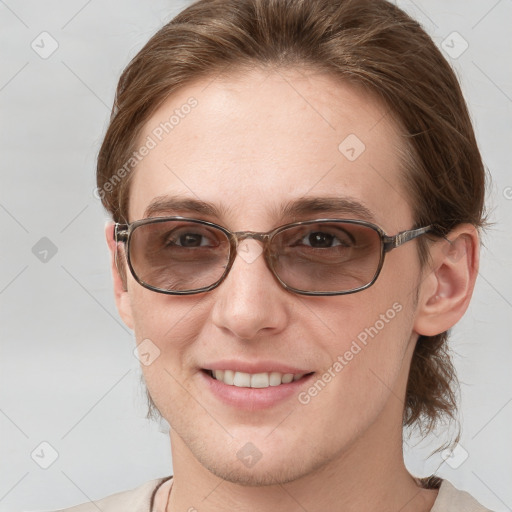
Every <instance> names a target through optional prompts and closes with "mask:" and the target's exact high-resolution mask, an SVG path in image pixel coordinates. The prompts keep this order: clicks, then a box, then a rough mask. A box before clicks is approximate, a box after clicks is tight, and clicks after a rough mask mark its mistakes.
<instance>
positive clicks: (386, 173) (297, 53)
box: [97, 0, 485, 483]
mask: <svg viewBox="0 0 512 512" xmlns="http://www.w3.org/2000/svg"><path fill="white" fill-rule="evenodd" d="M97 179H98V181H97V185H98V192H99V195H100V197H101V199H102V201H103V204H104V206H105V207H106V208H107V210H108V211H109V212H110V213H111V215H112V218H113V220H114V221H115V222H119V223H131V222H133V221H136V220H140V219H143V218H146V217H148V216H170V215H182V216H186V217H193V218H196V219H201V220H206V221H209V222H213V223H215V224H219V225H221V226H223V227H225V228H227V229H229V230H230V231H232V232H236V231H249V230H250V231H258V232H268V231H271V230H273V229H274V228H276V227H278V226H281V225H284V224H287V223H293V222H297V221H304V220H310V219H318V218H326V217H328V218H344V219H347V218H349V219H356V220H361V219H363V220H364V219H365V218H366V217H364V216H363V215H366V213H368V212H367V211H369V213H370V214H371V216H372V219H371V220H372V222H373V223H375V224H377V225H378V226H380V227H381V228H382V229H383V231H384V232H386V233H387V234H388V235H395V234H396V233H398V232H401V231H404V230H409V229H413V228H419V227H423V226H434V229H433V230H432V231H431V232H429V233H427V234H426V235H424V236H421V237H418V238H417V239H415V240H413V241H410V242H408V243H407V244H404V245H403V246H402V247H400V248H397V249H396V250H393V251H391V252H389V254H387V255H386V257H385V263H384V265H383V267H382V270H381V273H380V275H379V277H378V279H377V280H376V282H375V283H374V284H373V285H372V286H370V287H369V288H367V289H365V290H362V291H359V292H357V293H353V294H345V295H333V296H307V295H300V294H297V293H293V292H290V291H289V290H286V289H285V288H283V287H282V286H280V284H279V283H278V281H277V280H276V279H275V276H274V275H273V274H272V273H271V272H270V269H269V268H268V266H267V264H266V262H265V259H264V257H263V256H262V255H261V254H259V252H258V250H259V249H257V247H258V244H259V242H256V241H254V240H252V241H250V242H248V245H247V247H248V248H249V250H251V251H256V253H254V257H250V258H245V259H244V258H243V257H241V256H240V254H241V253H239V256H238V257H237V258H236V259H235V260H234V262H233V264H232V267H231V269H230V272H229V274H228V275H227V276H226V277H225V279H224V280H223V282H222V283H221V284H220V285H219V286H218V287H216V288H214V289H212V290H210V291H206V292H203V293H198V294H192V295H169V294H162V293H157V292H154V291H151V290H149V289H147V288H144V287H143V286H141V285H140V284H139V283H138V282H136V281H135V279H134V277H133V276H132V274H131V272H130V271H129V270H128V268H127V262H126V253H125V247H124V245H123V244H122V243H120V244H116V243H114V241H113V236H112V229H113V228H112V226H110V227H109V228H108V229H107V239H108V241H109V245H110V247H111V250H112V255H113V261H114V264H113V273H114V284H115V291H116V300H117V304H118V308H119V311H120V313H121V316H122V317H123V319H124V320H125V322H126V323H127V324H128V325H129V326H130V327H131V328H133V329H134V332H135V336H136V340H137V343H138V344H140V343H142V342H144V340H148V339H149V340H151V344H152V345H151V346H152V347H155V353H158V354H159V355H158V357H157V358H156V359H154V361H152V363H151V364H149V365H147V366H145V365H143V371H144V377H145V381H146V384H147V388H148V392H149V397H150V403H151V406H152V407H155V408H156V409H158V411H159V413H160V414H162V415H163V416H164V417H165V418H166V419H167V421H168V422H169V423H170V425H171V428H172V430H173V431H174V432H175V433H176V434H177V435H178V436H179V437H180V438H181V440H183V442H184V445H186V446H187V448H188V449H189V450H190V451H191V452H192V453H193V455H194V456H195V457H196V459H197V460H198V461H199V462H200V463H201V464H203V466H205V467H207V468H208V469H210V470H212V471H213V472H214V473H216V474H219V475H222V476H223V477H224V478H231V479H235V478H238V479H239V481H246V482H252V483H254V482H257V481H258V482H264V481H265V478H267V477H268V475H270V477H268V478H275V477H276V475H280V478H281V480H282V481H286V480H287V479H288V480H289V479H292V478H294V477H296V476H297V475H299V474H302V473H304V472H306V471H308V470H311V469H312V468H314V467H318V466H319V465H320V464H321V461H325V460H326V459H328V458H329V457H333V456H334V455H335V454H337V453H341V452H343V450H346V449H348V447H349V446H351V444H353V443H354V442H355V440H356V439H357V438H358V437H359V436H361V435H362V434H363V433H365V432H368V431H369V430H370V429H371V428H372V425H375V424H378V423H379V421H378V419H379V418H381V419H382V418H386V421H388V420H389V421H391V418H395V419H396V418H399V423H400V424H401V426H417V427H419V428H420V430H422V431H423V432H424V433H427V432H429V431H430V430H432V429H433V428H434V426H435V425H436V424H437V423H438V422H439V421H440V420H442V419H443V418H445V417H446V418H449V417H452V418H454V417H455V413H456V384H457V380H456V376H455V373H454V369H453V366H452V363H451V361H450V357H449V353H448V351H447V332H448V330H449V329H450V328H451V327H452V326H453V325H454V324H455V323H456V322H457V321H458V320H459V319H460V318H461V316H462V315H463V313H464V311H465V310H466V308H467V305H468V303H469V300H470V297H471V293H472V290H473V286H474V282H475V278H476V273H477V268H478V230H479V228H480V227H481V226H482V225H483V211H484V182H485V175H484V169H483V164H482V161H481V157H480V154H479V151H478V147H477V144H476V141H475V137H474V133H473V129H472V126H471V122H470V118H469V115H468V111H467V108H466V105H465V102H464V99H463V96H462V93H461V90H460V87H459V84H458V82H457V79H456V77H455V75H454V73H453V71H452V70H451V68H450V66H449V64H448V63H447V62H446V61H445V59H444V58H443V56H442V55H441V54H440V52H439V50H438V49H437V48H436V46H435V45H434V43H433V42H432V40H431V39H430V38H429V37H428V35H427V34H426V33H425V32H424V31H423V30H422V28H421V27H420V26H419V25H418V23H417V22H415V21H413V20H412V19H411V18H409V17H408V16H407V15H406V14H405V13H403V12H402V11H401V10H400V9H398V8H397V7H395V6H394V5H392V4H390V3H388V2H385V1H375V0H372V1H369V0H368V1H365V0H358V1H355V0H354V1H350V0H347V1H342V0H340V1H336V2H333V1H332V0H312V1H309V2H299V1H297V2H293V1H292V2H290V1H285V0H272V1H265V2H263V1H258V0H247V1H245V0H244V1H242V2H240V1H238V0H236V1H234V0H232V1H231V0H224V1H209V2H206V1H199V2H196V3H194V4H193V5H191V6H190V7H189V8H187V9H186V10H185V11H183V12H182V13H181V14H179V15H178V16H177V17H176V18H174V19H173V20H172V21H171V22H170V23H168V24H167V25H166V26H164V27H163V28H162V29H161V30H160V31H159V32H158V33H157V34H156V35H155V36H153V37H152V38H151V40H150V41H149V42H148V43H147V44H146V46H145V47H144V48H143V49H142V50H141V51H140V52H139V53H138V54H137V56H136V57H135V58H134V59H133V60H132V61H131V63H130V64H129V66H128V67H127V68H126V69H125V71H124V72H123V74H122V76H121V79H120V82H119V86H118V90H117V94H116V99H115V104H114V108H113V112H112V117H111V121H110V125H109V127H108V130H107V133H106V136H105V139H104V142H103V145H102V147H101V150H100V154H99V157H98V172H97ZM178 196H179V197H180V198H181V199H185V200H187V199H189V200H190V199H191V200H195V201H202V202H205V203H211V205H214V206H216V208H215V211H214V210H213V209H212V208H207V207H204V206H203V208H202V210H200V211H193V210H191V209H190V208H188V207H186V205H182V206H180V208H179V209H175V208H173V207H172V201H171V198H174V199H177V198H178ZM313 197H314V198H316V199H317V200H316V201H313V202H312V203H311V204H310V205H309V210H308V211H305V212H298V211H297V210H292V209H288V213H286V211H285V210H286V207H287V206H290V205H292V204H293V203H296V202H297V201H298V200H304V199H308V198H313ZM335 197H336V198H343V199H345V200H346V203H347V204H349V203H350V204H351V205H352V206H347V207H345V209H344V210H342V211H337V212H334V213H333V212H332V211H329V210H328V209H326V208H325V202H324V203H323V202H322V199H326V198H335ZM358 205H359V206H361V207H362V208H359V206H358ZM363 210H364V211H365V212H366V213H364V214H363V213H362V212H363ZM290 212H291V213H290ZM364 334H366V337H365V335H364ZM357 340H358V341H359V342H357ZM363 340H364V341H363ZM354 341H356V344H355V345H354ZM356 346H357V347H358V348H355V347H356ZM348 352H350V353H352V356H348V354H347V353H348ZM345 354H347V356H348V357H350V359H349V360H347V359H348V357H343V356H344V355H345ZM339 357H341V358H342V359H343V361H344V362H343V363H341V360H340V359H339ZM226 361H228V362H229V361H244V362H246V363H250V362H251V361H256V362H258V363H260V362H263V365H264V364H265V362H269V361H271V362H275V361H279V362H280V363H283V364H284V362H287V364H288V365H289V366H290V367H293V368H296V369H302V370H305V371H307V372H308V373H311V374H312V375H311V376H310V382H309V385H308V386H305V387H304V388H301V389H300V391H301V393H302V395H300V393H298V394H297V396H296V397H295V399H293V398H287V399H286V400H284V401H282V402H280V403H279V404H278V405H276V406H272V407H270V408H268V407H264V408H259V409H258V408H252V409H251V408H246V407H245V406H243V405H240V407H234V406H233V405H232V404H222V403H218V402H217V399H216V398H214V397H212V396H210V395H209V394H208V393H207V392H205V391H204V390H203V386H204V385H205V383H204V380H205V379H206V378H208V377H207V376H205V372H204V370H206V369H209V368H210V366H211V364H212V363H214V364H217V363H222V362H226ZM336 361H338V363H340V364H341V366H342V368H341V369H340V366H339V365H338V366H336V367H334V365H335V362H336ZM230 364H231V363H230ZM209 365H210V366H209ZM326 374H330V378H329V377H325V378H323V377H322V376H324V375H326ZM319 380H321V381H322V382H323V384H318V381H319ZM315 383H317V385H316V387H315ZM312 388H315V389H316V390H317V391H316V392H315V391H310V390H311V389H312ZM402 391H403V394H400V393H402ZM397 394H398V395H397ZM299 395H300V396H299ZM397 398H398V399H397ZM361 403H364V404H365V407H361V406H360V404H361ZM286 418H288V419H286ZM381 423H382V422H381ZM390 428H391V427H390ZM269 432H272V434H271V435H270V434H269ZM319 433H321V434H319ZM326 433H327V435H325V434H326ZM324 438H325V441H322V440H321V439H324ZM332 439H334V441H332ZM246 443H252V445H251V446H255V447H257V450H258V451H259V452H260V453H262V454H263V457H264V455H265V453H273V454H274V456H273V457H272V460H268V459H267V462H265V464H261V465H259V466H258V467H260V468H261V472H260V473H258V472H257V471H255V470H254V469H253V468H251V469H250V470H249V469H247V471H244V468H243V467H242V471H240V467H239V466H237V464H239V462H240V461H239V460H237V459H236V457H235V456H234V454H236V453H239V450H240V448H241V447H242V448H243V447H244V446H246ZM262 460H264V459H263V458H262ZM235 470H236V471H235ZM233 472H236V474H237V475H238V476H236V477H233V476H229V475H233ZM301 472H302V473H301Z"/></svg>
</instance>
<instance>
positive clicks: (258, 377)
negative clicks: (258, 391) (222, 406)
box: [212, 370, 305, 388]
mask: <svg viewBox="0 0 512 512" xmlns="http://www.w3.org/2000/svg"><path fill="white" fill-rule="evenodd" d="M304 375H305V374H303V373H300V374H296V375H294V374H293V373H279V372H270V373H268V372H263V373H245V372H234V371H233V370H212V376H213V377H214V378H215V379H217V380H219V381H221V382H224V384H228V385H229V386H237V387H239V388H268V387H269V386H279V385H281V384H289V383H290V382H292V381H296V380H299V379H302V377H304Z"/></svg>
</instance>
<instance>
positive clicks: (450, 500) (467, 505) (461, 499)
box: [430, 480, 491, 512]
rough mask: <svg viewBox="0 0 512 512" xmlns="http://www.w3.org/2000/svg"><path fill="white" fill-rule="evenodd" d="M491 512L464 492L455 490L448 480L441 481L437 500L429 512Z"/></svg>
mask: <svg viewBox="0 0 512 512" xmlns="http://www.w3.org/2000/svg"><path fill="white" fill-rule="evenodd" d="M458 511H460V512H491V511H490V510H489V509H488V508H485V507H484V506H483V505H481V504H480V503H479V502H478V501H476V500H475V498H473V496H471V494H469V493H468V492H466V491H461V490H459V489H457V488H456V487H455V486H454V485H453V484H451V483H450V482H449V481H448V480H443V481H442V483H441V487H440V488H439V493H438V495H437V499H436V501H435V503H434V506H433V507H432V510H431V511H430V512H458Z"/></svg>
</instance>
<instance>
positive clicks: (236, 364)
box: [203, 359, 312, 375]
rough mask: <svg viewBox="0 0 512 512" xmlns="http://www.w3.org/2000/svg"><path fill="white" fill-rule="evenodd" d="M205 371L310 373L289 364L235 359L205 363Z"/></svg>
mask: <svg viewBox="0 0 512 512" xmlns="http://www.w3.org/2000/svg"><path fill="white" fill-rule="evenodd" d="M203 368H204V369H205V370H233V371H235V372H236V371H238V372H244V373H271V372H279V373H283V374H286V373H293V374H296V375H298V374H305V373H311V371H312V370H310V369H304V368H299V367H297V366H290V365H289V364H284V363H280V362H277V361H240V360H235V359H229V360H228V359H226V360H222V361H215V362H212V363H206V364H205V366H203Z"/></svg>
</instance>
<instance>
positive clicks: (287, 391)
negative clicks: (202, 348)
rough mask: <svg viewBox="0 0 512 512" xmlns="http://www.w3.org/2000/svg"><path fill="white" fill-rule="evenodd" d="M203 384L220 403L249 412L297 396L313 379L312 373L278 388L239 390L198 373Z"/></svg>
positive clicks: (236, 387)
mask: <svg viewBox="0 0 512 512" xmlns="http://www.w3.org/2000/svg"><path fill="white" fill-rule="evenodd" d="M199 373H200V374H201V377H202V379H203V380H204V382H205V384H206V385H207V386H208V387H209V389H210V391H211V392H212V393H213V394H214V395H215V396H216V397H217V398H218V399H219V400H221V401H222V402H224V403H226V404H228V405H231V406H234V407H237V408H239V409H246V410H250V411H257V410H261V409H267V408H269V407H272V406H274V405H276V404H278V403H279V402H282V401H284V400H286V399H287V398H290V397H291V396H292V395H295V396H296V395H297V394H298V392H299V390H300V388H302V387H303V386H304V385H305V384H306V383H307V382H309V380H310V379H311V378H312V377H313V375H314V374H313V373H311V374H309V375H305V376H304V377H302V378H301V379H299V380H295V381H293V382H290V383H288V384H280V385H279V386H269V387H268V388H240V387H238V386H230V385H229V384H224V382H221V381H220V380H217V379H214V378H213V377H211V376H210V375H209V374H208V373H207V372H206V371H201V372H199Z"/></svg>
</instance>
